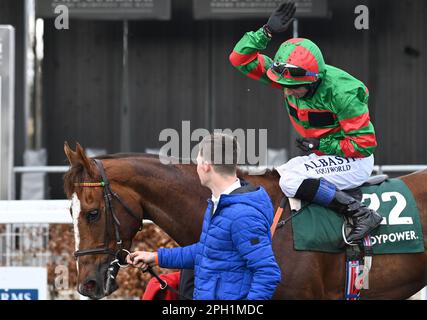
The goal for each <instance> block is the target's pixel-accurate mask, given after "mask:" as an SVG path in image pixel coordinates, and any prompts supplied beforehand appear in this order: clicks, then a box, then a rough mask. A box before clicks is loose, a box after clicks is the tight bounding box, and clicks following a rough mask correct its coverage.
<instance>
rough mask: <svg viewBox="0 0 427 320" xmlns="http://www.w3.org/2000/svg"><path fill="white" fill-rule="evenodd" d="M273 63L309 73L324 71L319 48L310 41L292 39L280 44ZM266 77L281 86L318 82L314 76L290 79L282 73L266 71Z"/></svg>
mask: <svg viewBox="0 0 427 320" xmlns="http://www.w3.org/2000/svg"><path fill="white" fill-rule="evenodd" d="M274 62H281V63H289V64H292V65H295V66H298V67H300V68H303V69H305V70H307V71H310V72H315V73H319V77H322V74H323V72H324V70H325V61H324V60H323V55H322V52H321V51H320V49H319V47H318V46H317V45H316V44H315V43H314V42H312V41H310V40H308V39H304V38H292V39H289V40H287V41H285V42H283V43H282V45H281V46H280V47H279V50H277V52H276V55H275V56H274ZM267 76H268V77H269V78H270V79H271V80H272V81H274V82H277V83H280V84H283V85H291V86H292V85H302V84H310V83H313V82H315V81H316V80H318V78H319V77H316V76H304V77H292V76H291V75H290V74H289V73H287V72H284V73H283V74H282V75H280V74H278V73H276V72H275V71H273V69H271V68H270V69H268V71H267Z"/></svg>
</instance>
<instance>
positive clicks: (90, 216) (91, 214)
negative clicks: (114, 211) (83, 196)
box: [86, 209, 99, 222]
mask: <svg viewBox="0 0 427 320" xmlns="http://www.w3.org/2000/svg"><path fill="white" fill-rule="evenodd" d="M98 218H99V211H98V209H95V210H90V211H88V212H87V213H86V219H87V221H88V222H93V221H96V220H98Z"/></svg>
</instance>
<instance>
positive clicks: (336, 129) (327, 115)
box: [230, 3, 382, 241]
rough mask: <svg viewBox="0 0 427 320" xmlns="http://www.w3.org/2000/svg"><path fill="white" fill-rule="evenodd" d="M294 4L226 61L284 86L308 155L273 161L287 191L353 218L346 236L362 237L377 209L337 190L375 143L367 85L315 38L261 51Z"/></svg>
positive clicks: (347, 184) (355, 177)
mask: <svg viewBox="0 0 427 320" xmlns="http://www.w3.org/2000/svg"><path fill="white" fill-rule="evenodd" d="M294 13H295V5H294V3H282V4H281V5H280V6H279V7H278V8H277V9H276V10H275V11H274V12H273V13H272V14H271V16H270V18H269V20H268V22H267V24H265V25H264V26H263V27H261V28H260V29H259V30H258V31H255V32H247V33H246V34H245V35H244V36H243V38H242V39H241V40H240V41H239V42H238V43H237V44H236V46H235V47H234V50H233V52H232V53H231V55H230V62H231V64H232V65H233V66H234V67H236V68H237V69H238V70H239V71H240V72H242V73H243V74H245V75H247V76H248V77H250V78H253V79H255V80H258V81H260V82H262V83H265V84H267V85H270V86H271V87H273V88H277V89H280V90H283V91H284V96H285V103H284V107H285V109H286V110H287V111H288V113H289V118H290V121H291V123H292V125H293V127H294V128H295V130H296V131H297V134H298V136H299V137H298V138H297V139H296V143H297V146H298V147H299V148H300V149H302V150H303V151H304V152H306V153H307V154H308V155H305V156H300V157H296V158H293V159H291V160H290V161H288V162H287V163H285V164H284V165H282V166H280V167H278V168H276V169H277V171H278V172H279V174H280V176H281V178H280V187H281V189H282V191H283V192H284V194H285V195H286V196H287V197H295V198H298V199H301V200H305V201H309V202H314V203H317V204H320V205H322V206H325V207H328V208H330V209H332V210H334V211H336V212H338V213H341V214H345V215H346V216H349V217H351V218H353V221H354V227H353V229H352V231H351V233H350V234H349V236H348V237H347V241H359V240H361V239H363V237H364V236H365V235H367V234H368V233H369V232H371V231H372V230H373V229H375V228H376V227H378V226H379V224H380V223H381V220H382V218H381V216H380V215H379V214H378V213H377V212H375V211H374V210H371V209H369V208H368V207H367V206H365V205H364V204H362V203H361V202H360V201H358V200H356V199H355V198H353V197H352V196H350V195H348V194H347V193H345V192H343V191H342V190H348V189H353V188H356V187H358V186H360V185H361V184H363V183H364V182H366V180H367V179H368V178H369V176H370V175H371V173H372V170H373V166H374V156H373V152H374V150H375V148H376V146H377V142H376V137H375V130H374V127H373V125H372V123H371V122H370V118H369V110H368V98H369V92H368V89H367V88H366V86H365V85H364V84H363V83H362V82H361V81H359V80H358V79H356V78H354V77H353V76H351V75H350V74H348V73H347V72H345V71H343V70H341V69H338V68H336V67H333V66H330V65H327V64H325V62H324V60H323V56H322V52H321V51H320V49H319V48H318V47H317V45H316V44H314V43H313V42H312V41H310V40H308V39H304V38H292V39H289V40H287V41H285V42H284V43H282V45H281V46H280V47H279V50H278V51H277V53H276V55H275V57H274V60H272V59H271V58H269V57H268V56H266V55H263V54H261V53H260V51H262V50H264V49H265V48H266V47H267V45H268V43H269V41H270V40H271V38H272V37H273V35H276V34H278V33H281V32H284V31H286V30H287V29H288V27H289V25H290V24H291V23H292V21H293V16H294Z"/></svg>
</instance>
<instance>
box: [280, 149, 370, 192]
mask: <svg viewBox="0 0 427 320" xmlns="http://www.w3.org/2000/svg"><path fill="white" fill-rule="evenodd" d="M373 169H374V156H373V155H371V156H369V157H367V158H341V157H339V156H329V155H324V156H318V155H316V154H314V153H312V154H310V155H308V156H301V157H295V158H293V159H291V160H289V161H288V162H286V163H285V164H283V165H281V166H279V167H277V168H276V170H277V171H278V172H279V174H280V188H281V189H282V191H283V193H284V194H285V195H286V196H287V197H294V196H295V194H296V192H297V190H298V188H299V186H300V185H301V183H302V182H303V181H304V180H305V179H310V178H311V179H319V178H323V179H325V180H327V181H329V182H330V183H333V184H334V185H335V186H336V187H337V188H338V189H340V190H347V189H352V188H356V187H358V186H360V185H361V184H363V183H364V182H366V180H368V178H369V177H370V175H371V173H372V170H373Z"/></svg>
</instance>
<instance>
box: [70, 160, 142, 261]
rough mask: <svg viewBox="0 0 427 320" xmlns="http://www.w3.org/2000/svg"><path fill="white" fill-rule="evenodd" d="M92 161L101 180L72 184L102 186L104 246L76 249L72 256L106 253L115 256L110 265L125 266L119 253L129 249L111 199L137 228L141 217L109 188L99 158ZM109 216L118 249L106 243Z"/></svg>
mask: <svg viewBox="0 0 427 320" xmlns="http://www.w3.org/2000/svg"><path fill="white" fill-rule="evenodd" d="M93 161H94V162H95V165H96V167H97V168H98V170H99V173H100V174H101V180H102V181H101V182H80V183H75V184H74V186H76V187H102V188H103V193H104V204H105V210H104V211H105V235H104V239H105V240H104V247H103V248H92V249H85V250H77V251H75V252H74V257H75V258H76V259H77V258H78V257H81V256H87V255H97V254H108V255H111V256H114V257H115V259H114V260H113V261H112V262H111V263H110V265H112V264H116V263H117V264H118V265H119V266H120V267H125V266H126V265H121V264H120V253H121V252H125V253H126V254H129V251H128V250H126V249H124V248H123V241H122V239H121V237H120V221H119V219H118V218H117V214H116V210H115V208H114V206H113V200H114V199H116V200H117V201H118V202H119V203H120V204H121V205H122V207H123V208H125V210H126V212H127V213H128V214H129V215H130V216H132V217H133V218H134V219H135V220H137V221H138V222H139V223H140V225H139V230H141V229H142V227H143V219H142V218H141V217H139V216H138V215H137V214H136V213H135V212H133V211H132V209H131V208H129V206H128V205H127V204H126V203H125V202H124V201H123V200H122V199H121V198H120V196H119V195H118V194H117V193H116V192H114V191H113V190H111V186H110V181H109V180H108V177H107V174H106V173H105V169H104V166H103V165H102V162H101V160H98V159H94V160H93ZM111 218H112V221H113V226H114V232H115V237H116V244H117V246H118V248H119V249H118V250H113V249H111V248H109V247H108V243H109V236H108V226H109V220H110V219H111Z"/></svg>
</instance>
